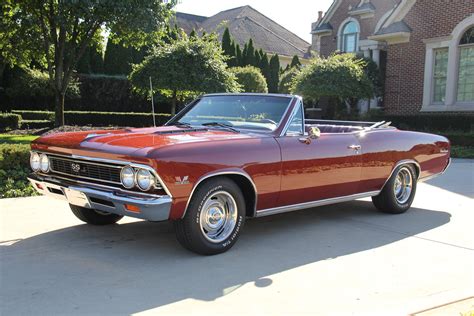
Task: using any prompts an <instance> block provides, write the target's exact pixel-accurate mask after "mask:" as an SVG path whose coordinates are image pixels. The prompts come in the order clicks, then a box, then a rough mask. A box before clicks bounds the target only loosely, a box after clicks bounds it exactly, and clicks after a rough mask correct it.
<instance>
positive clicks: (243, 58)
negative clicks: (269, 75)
mask: <svg viewBox="0 0 474 316" xmlns="http://www.w3.org/2000/svg"><path fill="white" fill-rule="evenodd" d="M247 46H248V45H247V43H245V44H244V49H243V50H242V59H241V64H240V66H242V67H243V66H247V65H248V64H247Z"/></svg>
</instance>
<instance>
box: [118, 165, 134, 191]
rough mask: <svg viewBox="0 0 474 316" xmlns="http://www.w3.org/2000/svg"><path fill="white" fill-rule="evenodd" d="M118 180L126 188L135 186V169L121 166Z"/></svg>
mask: <svg viewBox="0 0 474 316" xmlns="http://www.w3.org/2000/svg"><path fill="white" fill-rule="evenodd" d="M120 181H121V182H122V185H123V186H124V187H125V188H127V189H131V188H133V187H134V186H135V171H134V170H133V168H132V167H123V168H122V171H121V172H120Z"/></svg>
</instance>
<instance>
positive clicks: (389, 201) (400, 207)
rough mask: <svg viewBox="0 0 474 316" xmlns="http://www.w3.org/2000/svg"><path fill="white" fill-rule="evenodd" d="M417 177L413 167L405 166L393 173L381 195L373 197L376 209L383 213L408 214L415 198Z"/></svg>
mask: <svg viewBox="0 0 474 316" xmlns="http://www.w3.org/2000/svg"><path fill="white" fill-rule="evenodd" d="M416 181H417V175H416V171H415V168H414V167H413V166H412V165H403V166H400V167H398V168H397V169H396V170H395V172H393V174H392V176H391V177H390V179H389V180H388V181H387V183H386V184H385V186H384V188H383V189H382V191H381V192H380V194H379V195H377V196H374V197H372V202H373V203H374V205H375V207H376V208H377V209H379V210H380V211H382V212H385V213H391V214H401V213H404V212H406V211H407V210H408V209H409V208H410V206H411V204H412V203H413V199H414V198H415V192H416Z"/></svg>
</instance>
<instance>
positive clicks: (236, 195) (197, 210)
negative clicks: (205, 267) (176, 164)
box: [174, 177, 245, 255]
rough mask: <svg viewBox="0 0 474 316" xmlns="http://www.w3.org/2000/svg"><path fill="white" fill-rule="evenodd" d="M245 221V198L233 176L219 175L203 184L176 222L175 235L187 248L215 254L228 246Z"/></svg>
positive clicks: (205, 253) (201, 252)
mask: <svg viewBox="0 0 474 316" xmlns="http://www.w3.org/2000/svg"><path fill="white" fill-rule="evenodd" d="M244 222H245V200H244V197H243V194H242V191H241V190H240V188H239V187H238V186H237V184H236V183H235V182H233V181H232V180H230V179H228V178H225V177H219V178H214V179H211V180H209V181H206V182H204V183H203V184H201V185H200V186H199V187H198V188H197V189H196V191H195V192H194V194H193V196H192V197H191V201H190V203H189V205H188V208H187V211H186V215H185V216H184V218H183V219H181V220H177V221H175V222H174V226H175V232H176V237H177V239H178V241H179V243H180V244H181V245H183V247H185V248H186V249H188V250H191V251H193V252H196V253H198V254H202V255H215V254H218V253H222V252H225V251H227V250H229V249H230V248H231V247H232V246H233V245H234V243H235V242H236V241H237V239H238V237H239V234H240V230H241V229H242V227H243V225H244Z"/></svg>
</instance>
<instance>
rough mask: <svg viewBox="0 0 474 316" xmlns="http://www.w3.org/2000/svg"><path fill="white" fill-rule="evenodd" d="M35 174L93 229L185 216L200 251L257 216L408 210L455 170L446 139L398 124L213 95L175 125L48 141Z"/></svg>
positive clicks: (185, 229)
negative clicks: (429, 182) (340, 207)
mask: <svg viewBox="0 0 474 316" xmlns="http://www.w3.org/2000/svg"><path fill="white" fill-rule="evenodd" d="M31 147H32V152H31V161H30V162H31V167H32V169H33V171H34V172H33V173H32V174H31V175H30V177H29V180H30V181H31V182H32V184H33V186H34V187H35V188H36V190H38V192H40V193H42V194H45V195H49V196H53V197H57V198H60V199H64V200H66V201H67V202H68V203H69V204H70V206H71V209H72V212H73V213H74V215H76V216H77V217H78V218H79V219H80V220H82V221H84V222H86V223H89V224H93V225H106V224H113V223H115V222H117V221H118V220H120V219H121V218H122V217H123V216H132V217H137V218H141V219H145V220H149V221H163V220H171V221H173V222H174V225H175V230H176V235H177V239H178V241H179V242H180V243H181V244H182V245H183V246H184V247H185V248H187V249H189V250H191V251H194V252H196V253H199V254H206V255H210V254H217V253H221V252H224V251H226V250H228V249H229V248H231V247H232V246H233V245H234V243H235V242H236V241H237V238H238V236H239V234H240V232H241V231H242V228H243V226H244V222H245V218H246V217H260V216H266V215H272V214H277V213H282V212H289V211H294V210H299V209H305V208H310V207H314V206H320V205H326V204H331V203H337V202H343V201H349V200H354V199H358V198H363V197H372V200H373V203H374V204H375V206H376V208H377V209H379V210H380V211H383V212H387V213H403V212H405V211H406V210H407V209H408V208H409V207H410V205H411V204H412V202H413V198H414V197H415V191H416V184H417V181H419V180H423V179H427V178H431V177H433V176H435V175H438V174H441V173H443V172H444V171H445V170H446V168H447V167H448V164H449V161H450V158H449V154H450V144H449V142H448V140H447V139H446V138H444V137H441V136H437V135H431V134H424V133H417V132H408V131H401V130H398V129H396V128H394V127H390V124H389V123H385V122H379V123H369V122H337V121H313V120H305V118H304V111H303V102H302V99H301V98H300V97H298V96H291V95H271V94H212V95H205V96H203V97H200V98H198V99H197V100H195V101H193V102H192V103H190V104H189V105H188V106H186V107H185V108H184V109H183V110H182V111H181V112H180V113H178V114H177V115H176V116H175V117H174V118H172V119H171V120H170V121H169V122H168V123H166V124H165V126H162V127H152V128H137V129H135V128H132V129H122V130H113V131H110V130H109V131H95V132H90V131H88V132H75V133H62V134H53V135H49V136H44V137H41V138H39V139H37V140H36V141H34V142H33V144H32V146H31Z"/></svg>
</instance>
